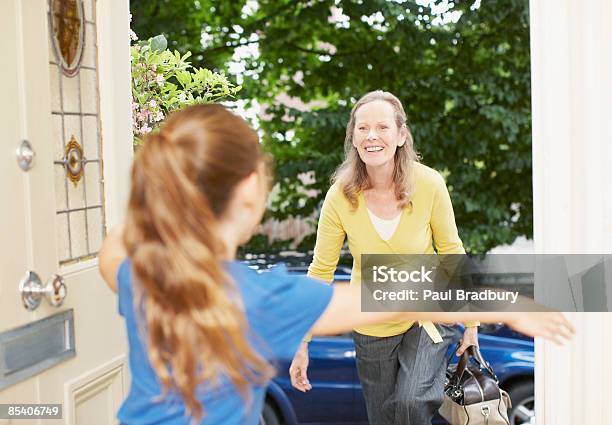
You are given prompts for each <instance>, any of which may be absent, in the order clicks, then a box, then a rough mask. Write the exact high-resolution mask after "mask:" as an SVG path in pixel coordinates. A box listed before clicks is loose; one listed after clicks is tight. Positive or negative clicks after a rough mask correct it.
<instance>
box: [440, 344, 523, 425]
mask: <svg viewBox="0 0 612 425" xmlns="http://www.w3.org/2000/svg"><path fill="white" fill-rule="evenodd" d="M455 351H456V350H455ZM452 356H453V355H452V354H451V357H450V358H449V359H448V363H450V360H451V359H452ZM448 363H447V364H448ZM509 407H512V404H511V401H510V397H509V396H508V393H506V392H505V391H504V390H502V389H500V388H499V380H498V379H497V376H495V373H494V372H493V369H491V366H490V365H489V363H487V361H486V360H485V359H484V357H483V356H482V354H481V353H480V350H479V349H478V347H476V346H472V347H469V348H468V349H467V350H465V352H464V353H463V354H462V355H461V357H460V358H459V363H458V364H457V366H456V367H453V366H450V367H447V370H446V384H445V386H444V402H443V403H442V406H441V407H440V415H441V416H442V417H443V418H444V419H446V420H447V421H448V422H449V423H450V424H451V425H510V421H509V420H508V408H509Z"/></svg>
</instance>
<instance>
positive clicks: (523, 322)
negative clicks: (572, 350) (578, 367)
mask: <svg viewBox="0 0 612 425" xmlns="http://www.w3.org/2000/svg"><path fill="white" fill-rule="evenodd" d="M508 314H509V315H511V316H510V317H509V318H508V319H507V320H505V322H506V323H507V325H508V326H510V327H511V328H512V329H514V330H515V331H518V332H520V333H522V334H525V335H528V336H532V337H536V336H537V337H542V338H545V339H548V340H550V341H553V342H554V343H556V344H558V345H561V344H563V343H564V342H566V341H569V340H570V339H571V338H572V336H573V335H574V333H575V332H576V329H575V328H574V326H573V325H572V324H571V323H570V322H569V321H568V320H567V319H566V318H565V316H564V315H563V313H558V312H530V313H508Z"/></svg>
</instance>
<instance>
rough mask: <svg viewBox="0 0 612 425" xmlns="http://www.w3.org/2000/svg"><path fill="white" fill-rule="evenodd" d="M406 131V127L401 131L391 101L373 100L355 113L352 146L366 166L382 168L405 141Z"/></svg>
mask: <svg viewBox="0 0 612 425" xmlns="http://www.w3.org/2000/svg"><path fill="white" fill-rule="evenodd" d="M406 132H407V131H406V130H405V128H404V127H403V126H402V128H398V126H397V123H396V121H395V110H394V109H393V106H392V105H391V104H390V103H389V102H386V101H384V100H374V101H372V102H369V103H366V104H365V105H363V106H361V107H360V108H359V109H357V111H355V128H354V130H353V146H355V148H357V151H358V152H359V157H360V158H361V160H362V161H363V162H364V163H365V164H366V165H367V166H370V167H380V166H383V165H386V164H387V163H388V162H389V161H393V158H394V156H395V151H396V149H397V147H398V146H402V145H403V144H404V143H405V142H406V137H407V134H406Z"/></svg>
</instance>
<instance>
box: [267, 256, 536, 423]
mask: <svg viewBox="0 0 612 425" xmlns="http://www.w3.org/2000/svg"><path fill="white" fill-rule="evenodd" d="M290 270H291V268H290ZM293 271H294V272H296V273H304V272H305V269H304V267H294V268H293ZM335 280H336V281H337V282H338V283H340V282H345V283H346V282H347V281H348V280H350V268H339V270H338V271H337V272H336V276H335ZM458 332H460V331H459V330H458ZM458 335H460V334H458ZM479 342H480V351H481V352H482V354H483V356H484V357H485V359H487V361H488V362H489V363H490V364H491V366H492V367H493V370H494V371H495V373H496V374H497V377H498V378H499V381H500V386H501V387H502V388H504V389H505V390H506V391H508V393H509V394H510V398H511V399H512V404H513V407H512V409H511V410H510V412H509V413H510V415H509V417H510V424H511V425H532V424H535V413H534V385H533V382H534V381H533V377H534V343H533V340H532V339H530V338H527V337H525V336H524V335H521V334H519V333H517V332H514V331H512V330H511V329H509V328H507V327H505V326H502V325H484V326H481V328H480V330H479ZM453 348H454V346H453V347H451V348H449V355H450V353H451V351H452V350H453ZM309 354H310V363H309V367H308V379H309V380H310V383H311V384H312V390H310V391H309V392H307V393H302V392H300V391H298V390H296V389H294V388H293V387H292V386H291V380H290V377H289V366H290V362H283V363H281V364H280V365H278V372H279V374H278V376H277V377H276V378H274V380H273V381H272V382H271V384H270V386H269V388H268V391H267V396H266V403H265V406H264V412H263V415H262V418H261V425H317V424H318V425H323V424H325V425H340V424H342V425H347V424H363V425H366V424H367V423H368V421H367V415H366V410H365V402H364V399H363V394H362V391H361V385H360V383H359V377H358V376H357V368H356V366H355V347H354V345H353V340H352V339H351V337H350V335H349V334H345V335H338V336H331V337H315V338H313V339H312V342H311V343H310V346H309ZM434 423H435V424H445V423H446V422H445V421H444V420H443V419H442V418H440V417H436V418H435V420H434Z"/></svg>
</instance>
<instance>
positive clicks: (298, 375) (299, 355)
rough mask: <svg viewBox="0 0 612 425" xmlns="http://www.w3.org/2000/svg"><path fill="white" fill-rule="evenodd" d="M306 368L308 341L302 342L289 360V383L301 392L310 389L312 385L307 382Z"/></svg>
mask: <svg viewBox="0 0 612 425" xmlns="http://www.w3.org/2000/svg"><path fill="white" fill-rule="evenodd" d="M307 370H308V343H306V342H302V343H301V344H300V348H298V350H297V352H296V353H295V356H294V357H293V361H292V362H291V367H290V368H289V376H291V385H293V387H294V388H296V389H297V390H299V391H301V392H303V393H305V392H306V391H309V390H311V389H312V385H310V382H308V376H307V374H306V372H307Z"/></svg>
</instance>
